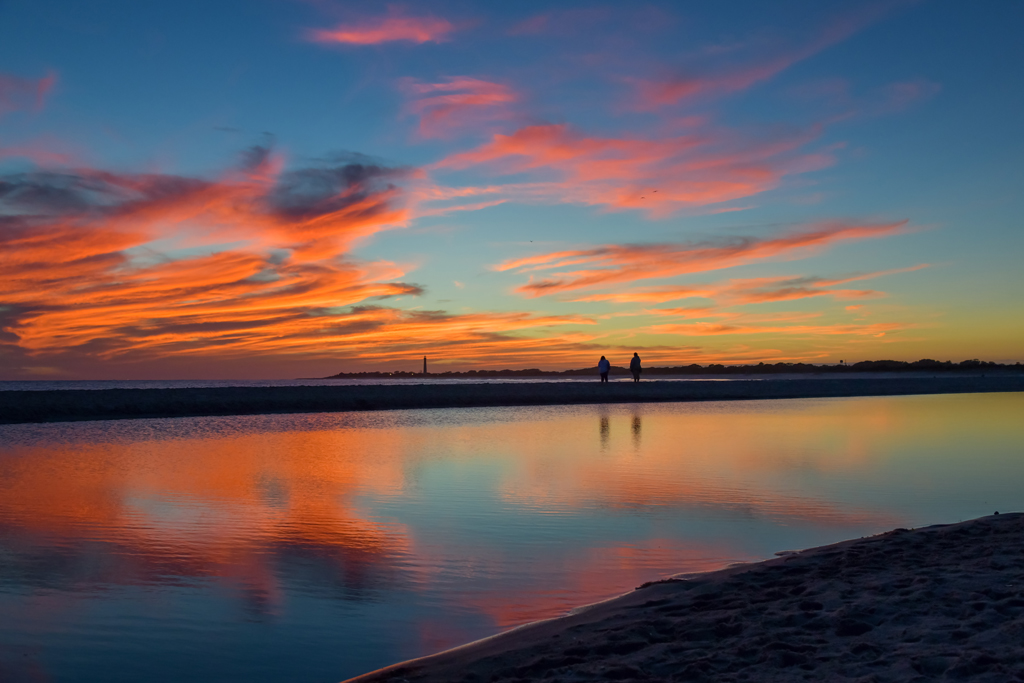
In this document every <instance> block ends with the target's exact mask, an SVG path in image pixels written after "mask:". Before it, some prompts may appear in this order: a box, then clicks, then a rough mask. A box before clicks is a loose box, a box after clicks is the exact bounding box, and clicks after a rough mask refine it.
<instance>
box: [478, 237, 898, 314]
mask: <svg viewBox="0 0 1024 683" xmlns="http://www.w3.org/2000/svg"><path fill="white" fill-rule="evenodd" d="M906 224H907V221H898V222H893V223H876V224H850V223H826V224H820V225H815V226H812V227H811V228H809V229H804V230H800V231H797V232H793V233H790V234H788V235H783V236H781V237H771V238H749V237H748V238H736V239H732V240H728V241H722V242H713V243H693V244H625V245H606V246H602V247H597V248H593V249H582V250H572V251H560V252H551V253H547V254H539V255H537V256H529V257H525V258H519V259H512V260H509V261H505V262H504V263H501V264H498V265H497V266H495V267H494V268H495V270H499V271H508V270H517V271H519V272H532V271H539V270H553V269H562V268H575V269H572V270H566V271H563V272H559V273H555V274H553V275H552V276H551V277H547V278H544V279H542V280H534V279H533V276H532V275H531V277H530V281H529V282H528V283H527V284H525V285H521V286H520V287H518V288H517V289H516V291H517V292H519V293H521V294H525V295H526V296H531V297H536V296H543V295H547V294H558V293H562V292H569V291H574V290H579V289H587V288H594V287H607V286H610V285H621V284H624V283H630V282H637V281H642V280H649V279H657V278H667V277H675V276H679V275H685V274H689V273H698V272H705V271H710V270H719V269H722V268H731V267H735V266H739V265H743V264H747V263H753V262H756V261H763V260H766V259H777V260H790V259H795V258H801V257H804V256H806V255H808V254H811V253H814V252H815V251H816V250H820V249H823V248H825V247H827V246H829V245H831V244H834V243H835V242H839V241H844V240H859V239H872V238H878V237H885V236H889V235H894V234H897V233H898V232H900V231H902V230H903V229H904V228H905V226H906ZM580 266H582V268H577V267H580Z"/></svg>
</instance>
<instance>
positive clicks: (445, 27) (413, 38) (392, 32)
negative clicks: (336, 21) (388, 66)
mask: <svg viewBox="0 0 1024 683" xmlns="http://www.w3.org/2000/svg"><path fill="white" fill-rule="evenodd" d="M454 30H455V25H454V24H452V23H451V22H450V21H448V20H447V19H441V18H438V17H431V16H422V17H412V16H406V15H404V14H403V13H402V12H401V11H400V10H398V9H396V8H394V7H391V8H389V10H388V14H387V15H386V16H383V17H375V18H372V19H366V20H364V21H362V22H359V23H355V24H341V25H339V26H337V27H335V28H333V29H317V30H313V31H310V32H309V38H310V40H313V41H314V42H318V43H342V44H346V45H378V44H380V43H390V42H396V41H408V42H411V43H416V44H422V43H428V42H434V43H441V42H444V41H446V40H448V35H449V34H450V33H452V32H453V31H454Z"/></svg>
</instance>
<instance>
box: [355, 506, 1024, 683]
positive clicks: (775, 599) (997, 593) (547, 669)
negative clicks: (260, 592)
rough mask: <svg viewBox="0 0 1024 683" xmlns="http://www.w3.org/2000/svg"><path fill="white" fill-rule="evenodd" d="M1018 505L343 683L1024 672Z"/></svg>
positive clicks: (835, 548)
mask: <svg viewBox="0 0 1024 683" xmlns="http://www.w3.org/2000/svg"><path fill="white" fill-rule="evenodd" d="M1022 547H1024V513H1010V514H1002V515H1000V514H999V513H996V514H995V515H991V516H987V517H980V518H978V519H974V520H969V521H966V522H960V523H957V524H940V525H934V526H928V527H922V528H919V529H914V530H907V529H895V530H893V531H889V532H885V533H882V534H878V535H876V536H869V537H866V538H860V539H851V540H847V541H841V542H839V543H834V544H831V545H825V546H819V547H815V548H809V549H806V550H802V551H796V552H786V553H784V554H783V553H780V554H781V555H782V556H781V557H777V558H774V559H769V560H764V561H762V562H755V563H750V564H742V565H734V566H732V567H728V568H725V569H721V570H718V571H712V572H707V573H702V574H681V575H677V576H675V577H672V578H669V579H666V580H662V581H655V582H651V583H647V584H644V585H642V586H640V587H638V588H636V589H635V590H633V591H631V592H629V593H626V594H623V595H620V596H619V597H616V598H612V599H610V600H606V601H603V602H599V603H595V604H593V605H588V606H586V607H582V608H579V609H577V610H573V611H572V612H570V613H569V614H567V615H565V616H562V617H556V618H554V619H549V620H545V621H540V622H535V623H532V624H526V625H524V626H520V627H518V628H516V629H512V630H510V631H507V632H504V633H501V634H498V635H495V636H491V637H489V638H484V639H482V640H478V641H475V642H472V643H469V644H466V645H462V646H460V647H456V648H454V649H451V650H446V651H444V652H440V653H437V654H433V655H428V656H426V657H421V658H418V659H413V660H409V661H406V662H400V663H398V664H394V665H391V666H388V667H385V668H383V669H379V670H377V671H372V672H369V673H366V674H363V675H361V676H357V677H355V678H351V679H348V680H347V681H346V682H345V683H384V682H385V681H395V682H397V681H404V682H406V683H426V682H431V681H462V682H464V683H473V682H482V681H487V682H490V683H512V682H513V681H523V680H530V681H551V682H552V683H554V681H590V680H630V681H665V680H671V681H675V680H679V681H689V680H693V681H740V680H742V681H764V682H768V681H779V682H781V681H794V680H814V681H819V680H858V681H860V680H865V681H866V680H872V681H911V680H922V681H923V680H947V679H970V680H972V681H1012V680H1024V563H1022V562H1021V554H1022V553H1024V551H1022V550H1021V548H1022Z"/></svg>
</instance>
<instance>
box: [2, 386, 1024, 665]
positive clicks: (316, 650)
mask: <svg viewBox="0 0 1024 683" xmlns="http://www.w3.org/2000/svg"><path fill="white" fill-rule="evenodd" d="M1022 415H1024V394H976V395H949V396H905V397H895V398H853V399H824V400H822V399H815V400H790V401H751V402H731V403H698V404H695V403H691V404H657V405H651V404H648V405H637V406H631V405H618V406H571V407H541V408H494V409H491V408H478V409H467V410H456V409H451V410H437V411H394V412H386V413H360V414H351V415H346V414H316V415H287V416H245V417H217V418H187V419H172V420H138V421H117V422H90V423H70V424H49V425H17V426H6V427H0V680H3V681H9V680H10V681H58V682H62V681H140V680H145V681H147V682H149V683H155V682H159V681H175V682H177V681H182V680H203V681H246V682H247V683H254V682H255V683H259V682H261V681H337V680H339V679H342V678H345V677H348V676H352V675H355V674H358V673H362V672H364V671H367V670H370V669H373V668H377V667H380V666H383V665H386V664H389V663H392V662H395V661H398V660H402V659H407V658H410V657H415V656H418V655H422V654H426V653H429V652H432V651H436V650H438V649H442V648H446V647H450V646H452V645H456V644H458V643H462V642H465V641H468V640H471V639H476V638H479V637H482V636H486V635H490V634H493V633H495V632H498V631H501V630H503V629H507V628H509V627H511V626H515V625H517V624H521V623H524V622H527V621H532V620H535V619H538V618H543V617H548V616H553V615H557V614H559V613H562V612H564V611H565V610H566V609H568V608H570V607H572V606H576V605H580V604H585V603H589V602H593V601H595V600H598V599H602V598H606V597H609V596H613V595H616V594H618V593H621V592H623V591H626V590H629V589H631V588H633V587H634V586H636V585H638V584H639V583H641V582H643V581H646V580H650V579H655V578H658V577H663V576H667V575H670V574H674V573H678V572H683V571H697V570H703V569H713V568H717V567H721V566H724V565H726V564H728V563H731V562H735V561H743V560H757V559H762V558H765V557H769V556H771V555H772V553H774V552H775V551H779V550H787V549H795V548H801V547H808V546H813V545H820V544H823V543H829V542H833V541H838V540H842V539H845V538H849V537H854V536H862V535H867V534H871V533H876V532H879V531H884V530H887V529H891V528H893V527H897V526H921V525H925V524H931V523H942V522H956V521H959V520H961V519H967V518H970V517H975V516H979V515H983V514H991V513H992V512H993V511H994V510H1002V511H1009V510H1022V509H1024V457H1022V456H1024V452H1022V450H1024V446H1022V444H1024V420H1022V419H1021V416H1022Z"/></svg>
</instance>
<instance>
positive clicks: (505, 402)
mask: <svg viewBox="0 0 1024 683" xmlns="http://www.w3.org/2000/svg"><path fill="white" fill-rule="evenodd" d="M1017 391H1024V376H1021V375H1013V376H991V377H986V376H984V375H982V376H970V377H901V376H896V377H892V378H842V379H820V378H819V379H757V380H730V381H722V382H709V381H706V380H705V381H701V380H695V381H658V380H651V381H642V382H640V383H633V382H609V383H607V384H602V383H600V382H598V381H596V379H595V380H594V381H593V382H530V383H521V384H518V383H489V384H488V383H484V384H406V385H395V384H365V385H344V386H288V387H222V388H192V389H177V388H175V389H96V390H78V389H69V390H43V391H31V390H26V391H0V424H20V423H37V422H72V421H83V420H123V419H146V418H171V417H203V416H225V415H260V414H282V413H318V412H350V411H366V410H403V409H418V408H477V407H505V406H508V407H512V406H540V405H585V404H600V403H663V402H689V401H738V400H762V399H779V398H838V397H852V396H901V395H910V394H950V393H987V392H1017Z"/></svg>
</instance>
